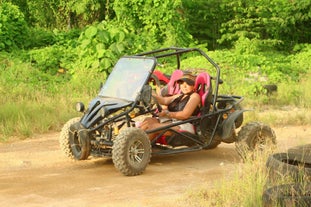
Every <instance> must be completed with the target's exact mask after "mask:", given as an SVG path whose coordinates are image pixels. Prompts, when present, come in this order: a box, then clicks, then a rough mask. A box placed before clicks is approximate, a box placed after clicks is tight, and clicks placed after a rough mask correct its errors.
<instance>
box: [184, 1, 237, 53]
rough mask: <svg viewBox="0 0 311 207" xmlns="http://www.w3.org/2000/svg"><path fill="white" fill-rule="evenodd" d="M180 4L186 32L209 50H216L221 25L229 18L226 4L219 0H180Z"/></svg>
mask: <svg viewBox="0 0 311 207" xmlns="http://www.w3.org/2000/svg"><path fill="white" fill-rule="evenodd" d="M182 4H183V10H182V13H183V17H184V18H185V20H184V22H185V25H186V29H187V31H188V32H189V33H190V34H191V35H192V36H193V37H194V38H195V39H196V40H198V41H199V43H200V44H207V47H208V48H209V49H212V50H214V49H216V48H218V47H219V44H218V42H217V39H219V38H220V37H221V33H220V28H221V24H222V23H223V22H227V21H228V20H229V19H230V18H231V14H230V12H228V8H226V4H224V2H223V1H219V0H209V1H206V0H196V1H193V0H182Z"/></svg>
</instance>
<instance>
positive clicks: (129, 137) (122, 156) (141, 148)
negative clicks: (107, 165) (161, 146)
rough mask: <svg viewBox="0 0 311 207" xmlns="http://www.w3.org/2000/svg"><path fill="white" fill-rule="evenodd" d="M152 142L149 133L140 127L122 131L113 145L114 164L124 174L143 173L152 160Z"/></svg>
mask: <svg viewBox="0 0 311 207" xmlns="http://www.w3.org/2000/svg"><path fill="white" fill-rule="evenodd" d="M150 158H151V144H150V140H149V137H148V135H147V134H146V133H145V132H144V131H143V130H141V129H138V128H125V129H124V130H122V131H120V134H119V135H118V136H117V137H116V139H115V140H114V143H113V147H112V161H113V163H114V166H115V167H116V168H117V169H118V170H119V171H120V172H121V173H122V174H124V175H127V176H134V175H139V174H141V173H143V171H144V170H145V168H146V167H147V165H148V164H149V162H150Z"/></svg>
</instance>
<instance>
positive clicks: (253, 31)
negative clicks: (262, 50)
mask: <svg viewBox="0 0 311 207" xmlns="http://www.w3.org/2000/svg"><path fill="white" fill-rule="evenodd" d="M227 3H228V6H229V7H227V8H231V10H229V11H228V12H229V13H230V14H232V15H233V18H232V19H231V20H229V21H227V22H224V23H223V24H222V29H221V32H222V33H223V35H222V37H221V38H220V39H219V40H218V41H219V42H220V43H226V44H228V45H232V44H233V43H234V42H235V41H236V40H238V39H239V38H241V37H246V38H249V39H259V40H261V41H262V42H261V44H263V45H266V46H269V45H271V44H272V45H273V46H275V47H276V48H281V47H280V46H286V47H287V48H288V47H291V46H292V43H293V42H297V41H298V42H300V41H301V42H310V38H308V36H310V18H311V13H310V8H311V3H310V1H305V0H304V1H287V0H275V1H269V0H262V1H244V0H236V1H228V2H227ZM292 31H304V32H303V33H305V34H307V35H304V34H303V35H297V32H292ZM308 34H309V35H308Z"/></svg>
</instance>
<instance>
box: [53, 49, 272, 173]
mask: <svg viewBox="0 0 311 207" xmlns="http://www.w3.org/2000/svg"><path fill="white" fill-rule="evenodd" d="M189 54H191V55H192V56H193V55H195V56H200V57H202V58H204V60H206V62H207V64H208V65H210V67H209V68H212V70H213V71H207V70H208V69H204V70H203V71H202V70H201V72H199V74H198V76H197V79H196V83H195V89H196V90H197V92H198V93H199V94H200V96H201V99H202V107H201V111H200V114H199V115H198V116H193V117H190V118H189V119H187V120H183V121H180V122H174V123H171V124H169V125H168V126H165V127H160V128H157V129H153V130H149V131H143V130H141V129H140V128H139V127H136V123H138V121H141V120H143V119H144V118H145V117H148V116H149V117H150V116H157V113H156V112H157V111H159V110H161V106H160V105H159V104H158V103H157V102H156V101H155V100H154V99H153V98H152V95H151V94H152V91H153V90H154V85H156V86H159V87H162V88H161V93H162V95H173V94H174V93H179V91H178V84H176V79H178V76H180V75H181V74H182V73H183V70H181V63H182V61H181V59H182V58H187V57H189ZM163 64H171V65H172V64H174V66H173V67H174V68H175V69H176V70H175V71H174V72H173V73H172V75H170V76H165V77H166V80H159V79H161V72H160V73H159V71H160V70H161V66H163ZM210 70H211V69H210ZM159 74H160V75H159ZM162 78H163V77H162ZM222 82H223V81H222V80H221V79H220V68H219V67H218V65H217V64H216V63H215V62H214V61H213V60H212V59H211V58H210V57H209V56H208V55H207V54H206V53H205V52H203V51H202V50H201V49H197V48H175V47H170V48H163V49H159V50H153V51H149V52H144V53H140V54H135V55H131V56H124V57H122V58H120V59H119V60H118V61H117V63H116V65H115V66H114V68H113V70H112V72H111V74H110V75H109V77H108V78H107V80H106V81H105V83H104V84H103V85H101V88H100V92H99V94H98V96H97V97H95V98H94V99H93V100H91V101H90V103H89V105H88V107H87V108H86V107H85V106H84V104H83V103H81V102H79V103H77V104H76V110H77V111H79V112H82V113H83V115H82V116H81V117H76V118H73V119H71V120H69V121H68V122H67V123H66V124H65V125H64V126H63V128H62V130H61V134H60V139H59V142H60V147H61V149H62V151H63V152H64V153H65V154H66V155H67V156H68V157H70V158H72V159H76V160H85V159H88V157H89V156H93V157H111V158H112V161H113V163H114V166H115V167H116V168H117V169H118V170H119V171H120V172H121V173H123V174H124V175H128V176H133V175H139V174H141V173H143V172H144V170H145V168H146V167H147V165H148V163H149V162H150V159H151V156H152V155H168V154H176V153H183V152H191V151H198V150H203V149H213V148H215V147H217V146H218V145H219V144H220V143H221V142H224V143H233V142H235V143H236V148H237V151H238V153H239V154H240V155H241V156H242V157H246V156H247V154H249V153H251V152H252V151H253V150H257V149H260V150H262V149H263V148H264V147H267V146H268V145H273V144H275V140H276V137H275V134H274V131H273V130H272V129H271V128H270V127H269V126H267V125H265V124H263V123H260V122H250V123H248V124H246V125H245V126H243V127H241V126H242V124H243V113H244V112H245V111H247V110H246V109H243V108H242V107H241V105H240V103H241V101H242V100H243V97H242V96H236V95H219V94H218V88H219V85H220V84H221V83H222ZM161 83H162V84H161ZM183 123H192V124H193V125H194V127H195V133H194V134H192V133H189V132H183V131H176V130H173V129H172V128H171V127H172V126H177V125H179V124H183ZM239 127H241V128H240V130H239V132H238V134H237V128H239ZM166 131H171V132H172V133H171V134H173V135H172V136H169V137H168V136H164V133H165V132H166ZM149 133H157V134H158V136H157V137H156V138H155V139H153V140H152V141H150V140H149V138H148V134H149Z"/></svg>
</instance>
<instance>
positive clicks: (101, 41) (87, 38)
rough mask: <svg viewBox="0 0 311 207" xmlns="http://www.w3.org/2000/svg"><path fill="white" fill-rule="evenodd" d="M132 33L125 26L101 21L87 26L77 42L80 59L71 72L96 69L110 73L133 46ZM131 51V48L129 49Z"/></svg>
mask: <svg viewBox="0 0 311 207" xmlns="http://www.w3.org/2000/svg"><path fill="white" fill-rule="evenodd" d="M130 40H131V34H129V32H128V30H127V29H126V28H125V27H123V28H122V27H118V28H116V27H115V25H114V24H113V23H111V24H110V23H108V22H101V23H99V24H95V25H92V26H89V27H87V28H86V29H85V30H84V31H83V32H82V33H81V36H80V38H79V40H78V42H77V44H78V46H77V48H76V50H75V51H76V53H77V55H78V60H77V62H76V63H75V65H74V66H73V68H72V70H71V71H70V72H71V73H75V72H76V71H77V70H80V69H83V68H85V69H94V70H95V71H100V72H104V73H106V75H108V74H109V73H110V72H111V69H112V66H113V65H114V63H115V62H116V61H117V59H118V58H119V57H120V56H121V55H124V54H125V53H126V51H125V48H130V47H131V41H130ZM128 51H130V50H128Z"/></svg>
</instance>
